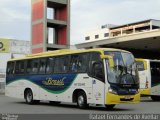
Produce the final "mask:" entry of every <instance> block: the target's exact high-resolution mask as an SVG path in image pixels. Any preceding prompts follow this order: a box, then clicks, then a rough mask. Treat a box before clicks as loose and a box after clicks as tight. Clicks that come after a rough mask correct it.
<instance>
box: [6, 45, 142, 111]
mask: <svg viewBox="0 0 160 120" xmlns="http://www.w3.org/2000/svg"><path fill="white" fill-rule="evenodd" d="M5 94H6V96H9V97H16V98H24V99H25V101H26V103H28V104H35V103H39V102H40V101H44V100H45V101H50V103H54V104H58V103H60V102H65V103H77V106H78V107H79V108H81V109H84V108H86V107H88V106H89V104H92V105H104V106H105V107H106V108H108V109H112V108H113V107H114V106H115V105H116V104H127V103H130V104H131V103H138V102H139V101H140V93H139V76H138V70H137V67H136V62H135V58H134V56H133V54H132V53H130V52H128V51H123V50H119V49H111V48H96V49H88V50H67V49H65V50H57V51H50V52H44V53H38V54H33V55H27V56H26V57H25V58H23V59H11V60H10V61H8V63H7V75H6V92H5Z"/></svg>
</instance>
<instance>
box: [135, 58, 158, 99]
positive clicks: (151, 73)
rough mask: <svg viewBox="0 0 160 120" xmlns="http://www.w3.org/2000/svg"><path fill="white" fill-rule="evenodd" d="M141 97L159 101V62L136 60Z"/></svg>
mask: <svg viewBox="0 0 160 120" xmlns="http://www.w3.org/2000/svg"><path fill="white" fill-rule="evenodd" d="M136 63H137V67H138V71H139V78H140V91H141V95H142V96H151V98H152V100H154V101H159V100H160V60H149V59H136Z"/></svg>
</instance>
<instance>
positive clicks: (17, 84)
mask: <svg viewBox="0 0 160 120" xmlns="http://www.w3.org/2000/svg"><path fill="white" fill-rule="evenodd" d="M27 88H30V89H31V90H32V92H33V97H34V99H35V100H39V99H40V98H39V87H38V86H37V85H35V84H33V83H32V82H30V81H28V80H24V79H21V80H18V81H14V82H12V83H10V84H8V85H6V96H9V97H15V98H24V91H25V89H27Z"/></svg>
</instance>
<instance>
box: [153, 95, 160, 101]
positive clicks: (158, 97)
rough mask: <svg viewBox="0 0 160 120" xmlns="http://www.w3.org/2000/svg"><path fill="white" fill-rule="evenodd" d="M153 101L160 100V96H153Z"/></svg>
mask: <svg viewBox="0 0 160 120" xmlns="http://www.w3.org/2000/svg"><path fill="white" fill-rule="evenodd" d="M151 99H152V100H153V101H160V96H151Z"/></svg>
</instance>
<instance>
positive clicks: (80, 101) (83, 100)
mask: <svg viewBox="0 0 160 120" xmlns="http://www.w3.org/2000/svg"><path fill="white" fill-rule="evenodd" d="M77 106H78V107H79V108H80V109H85V108H87V107H88V104H87V97H86V94H85V92H83V91H80V92H79V93H78V96H77Z"/></svg>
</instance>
